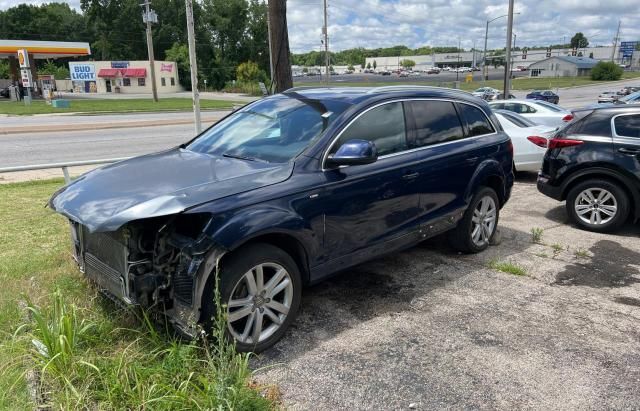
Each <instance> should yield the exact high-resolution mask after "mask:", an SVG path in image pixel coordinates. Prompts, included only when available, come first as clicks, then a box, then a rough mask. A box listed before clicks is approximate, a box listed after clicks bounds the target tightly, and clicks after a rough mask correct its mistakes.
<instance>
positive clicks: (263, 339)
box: [203, 244, 302, 352]
mask: <svg viewBox="0 0 640 411" xmlns="http://www.w3.org/2000/svg"><path fill="white" fill-rule="evenodd" d="M214 287H215V276H214V275H212V276H211V277H210V278H209V281H208V283H207V286H206V288H205V290H204V293H203V299H204V301H203V315H204V317H203V318H204V319H205V321H204V323H205V326H206V328H209V329H211V327H213V326H214V323H213V321H214V320H215V318H216V304H215V293H214V292H215V289H214ZM301 290H302V281H301V278H300V270H299V269H298V266H297V264H296V263H295V262H294V261H293V259H292V258H291V257H290V256H289V255H288V254H287V253H286V252H284V251H283V250H282V249H280V248H278V247H274V246H272V245H270V244H251V245H248V246H246V247H243V248H242V249H240V250H238V251H236V252H235V254H234V255H232V256H231V257H230V259H229V260H227V261H223V264H222V267H221V268H220V299H221V301H222V302H223V304H224V306H225V310H226V312H225V316H226V334H227V337H228V338H229V339H231V340H233V341H235V344H236V348H237V350H238V351H241V352H248V351H253V352H260V351H263V350H265V349H267V348H269V347H271V346H272V345H273V344H275V343H276V342H277V341H278V340H279V339H280V338H282V336H283V335H284V333H285V331H286V330H287V328H288V327H289V325H290V324H291V322H292V321H293V320H294V318H295V316H296V314H297V312H298V308H299V306H300V299H301Z"/></svg>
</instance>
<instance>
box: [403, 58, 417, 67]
mask: <svg viewBox="0 0 640 411" xmlns="http://www.w3.org/2000/svg"><path fill="white" fill-rule="evenodd" d="M400 65H401V66H402V67H404V68H406V69H409V68H412V67H415V65H416V62H415V61H413V60H409V59H404V60H400Z"/></svg>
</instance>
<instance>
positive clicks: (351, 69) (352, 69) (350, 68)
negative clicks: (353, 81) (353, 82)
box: [347, 64, 355, 71]
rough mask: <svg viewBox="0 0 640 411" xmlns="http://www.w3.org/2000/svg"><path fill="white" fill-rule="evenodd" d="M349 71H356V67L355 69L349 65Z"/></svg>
mask: <svg viewBox="0 0 640 411" xmlns="http://www.w3.org/2000/svg"><path fill="white" fill-rule="evenodd" d="M347 70H349V71H355V67H353V65H352V64H349V66H348V67H347Z"/></svg>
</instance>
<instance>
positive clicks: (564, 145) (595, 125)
mask: <svg viewBox="0 0 640 411" xmlns="http://www.w3.org/2000/svg"><path fill="white" fill-rule="evenodd" d="M576 117H577V118H576V120H575V121H574V122H572V123H570V124H569V125H567V126H566V127H564V128H562V129H561V130H560V131H558V133H557V134H556V135H555V136H554V138H552V139H551V140H549V149H548V151H547V153H546V155H545V157H544V162H543V165H542V171H541V172H540V174H539V176H538V190H540V191H541V192H542V193H543V194H546V195H547V196H549V197H552V198H555V199H556V200H558V201H565V200H566V209H567V213H568V214H569V216H570V217H571V220H572V221H573V222H575V223H576V224H577V225H578V226H580V227H582V228H584V229H587V230H590V231H597V232H605V231H612V230H615V229H617V228H619V227H621V226H622V225H623V224H624V223H625V222H627V221H628V220H629V217H631V220H633V221H637V220H638V217H640V161H639V159H640V107H634V106H609V107H602V108H596V109H590V110H583V111H580V112H576Z"/></svg>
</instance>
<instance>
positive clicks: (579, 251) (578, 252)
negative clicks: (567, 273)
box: [573, 248, 589, 258]
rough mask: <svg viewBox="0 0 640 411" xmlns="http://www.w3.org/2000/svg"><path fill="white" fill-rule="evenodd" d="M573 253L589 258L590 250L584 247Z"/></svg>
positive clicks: (577, 256) (579, 256) (578, 256)
mask: <svg viewBox="0 0 640 411" xmlns="http://www.w3.org/2000/svg"><path fill="white" fill-rule="evenodd" d="M573 254H574V255H575V256H576V258H589V252H588V251H587V250H585V249H583V248H578V249H577V250H576V251H575V252H574V253H573Z"/></svg>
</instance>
